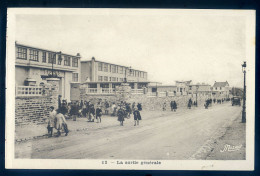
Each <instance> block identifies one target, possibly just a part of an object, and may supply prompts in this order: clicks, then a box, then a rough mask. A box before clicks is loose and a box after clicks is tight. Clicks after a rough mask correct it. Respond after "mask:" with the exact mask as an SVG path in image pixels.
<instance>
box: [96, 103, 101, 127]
mask: <svg viewBox="0 0 260 176" xmlns="http://www.w3.org/2000/svg"><path fill="white" fill-rule="evenodd" d="M101 116H102V109H101V107H100V106H98V107H97V109H96V119H97V123H99V122H100V123H101Z"/></svg>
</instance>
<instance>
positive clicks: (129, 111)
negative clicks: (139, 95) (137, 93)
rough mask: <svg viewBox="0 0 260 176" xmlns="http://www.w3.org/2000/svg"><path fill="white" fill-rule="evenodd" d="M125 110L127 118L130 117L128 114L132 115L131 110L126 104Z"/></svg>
mask: <svg viewBox="0 0 260 176" xmlns="http://www.w3.org/2000/svg"><path fill="white" fill-rule="evenodd" d="M125 108H126V114H127V117H130V114H131V113H132V109H131V107H130V104H129V103H127V104H126V105H125Z"/></svg>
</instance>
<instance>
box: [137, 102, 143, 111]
mask: <svg viewBox="0 0 260 176" xmlns="http://www.w3.org/2000/svg"><path fill="white" fill-rule="evenodd" d="M137 108H138V111H142V109H143V108H142V104H141V103H138V104H137Z"/></svg>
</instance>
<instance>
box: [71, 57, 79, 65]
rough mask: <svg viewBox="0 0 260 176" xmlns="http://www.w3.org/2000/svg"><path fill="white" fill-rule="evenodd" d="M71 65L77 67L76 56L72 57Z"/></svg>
mask: <svg viewBox="0 0 260 176" xmlns="http://www.w3.org/2000/svg"><path fill="white" fill-rule="evenodd" d="M72 67H78V58H76V57H74V58H73V59H72Z"/></svg>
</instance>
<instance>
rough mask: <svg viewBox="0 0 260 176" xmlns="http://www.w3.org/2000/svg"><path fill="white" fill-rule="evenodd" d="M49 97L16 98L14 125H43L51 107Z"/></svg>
mask: <svg viewBox="0 0 260 176" xmlns="http://www.w3.org/2000/svg"><path fill="white" fill-rule="evenodd" d="M52 105H53V103H52V99H51V97H30V98H29V97H27V98H26V97H23V98H22V97H18V98H16V100H15V125H29V124H43V123H46V118H47V117H48V116H49V110H48V108H49V107H50V106H52Z"/></svg>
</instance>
